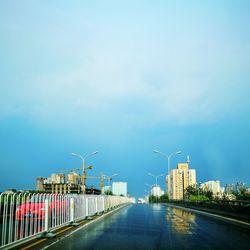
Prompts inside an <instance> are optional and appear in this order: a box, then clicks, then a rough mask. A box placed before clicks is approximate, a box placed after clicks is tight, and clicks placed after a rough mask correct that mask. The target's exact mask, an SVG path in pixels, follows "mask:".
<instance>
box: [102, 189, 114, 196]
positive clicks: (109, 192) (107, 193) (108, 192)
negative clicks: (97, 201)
mask: <svg viewBox="0 0 250 250" xmlns="http://www.w3.org/2000/svg"><path fill="white" fill-rule="evenodd" d="M104 194H106V195H113V193H112V191H111V190H106V191H105V192H104Z"/></svg>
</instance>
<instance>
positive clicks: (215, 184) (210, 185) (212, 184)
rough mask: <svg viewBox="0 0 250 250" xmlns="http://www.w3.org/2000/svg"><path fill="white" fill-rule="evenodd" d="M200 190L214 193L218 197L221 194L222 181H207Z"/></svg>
mask: <svg viewBox="0 0 250 250" xmlns="http://www.w3.org/2000/svg"><path fill="white" fill-rule="evenodd" d="M200 188H201V189H203V190H209V191H212V192H213V194H214V195H218V194H220V193H221V187H220V181H218V180H217V181H207V182H204V183H201V185H200Z"/></svg>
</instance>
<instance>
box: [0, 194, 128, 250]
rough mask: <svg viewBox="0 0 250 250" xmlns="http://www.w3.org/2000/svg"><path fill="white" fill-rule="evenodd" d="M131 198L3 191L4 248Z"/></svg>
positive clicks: (0, 238)
mask: <svg viewBox="0 0 250 250" xmlns="http://www.w3.org/2000/svg"><path fill="white" fill-rule="evenodd" d="M131 202H132V200H131V199H130V198H127V197H120V196H105V195H75V194H30V193H20V194H5V193H2V194H0V248H2V247H4V246H8V245H10V244H12V243H16V242H18V241H22V240H24V239H27V238H30V237H33V236H36V235H39V234H40V235H46V233H48V232H50V231H51V230H53V229H56V228H58V227H61V226H66V225H68V224H70V223H73V222H76V221H80V220H83V219H85V218H86V217H88V216H93V215H95V214H98V213H102V212H104V211H107V210H109V209H112V208H114V207H116V206H118V205H121V204H125V203H131Z"/></svg>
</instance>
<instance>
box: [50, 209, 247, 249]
mask: <svg viewBox="0 0 250 250" xmlns="http://www.w3.org/2000/svg"><path fill="white" fill-rule="evenodd" d="M249 243H250V232H247V231H245V230H244V231H243V230H241V229H239V228H238V227H235V226H233V225H230V224H227V223H225V222H221V221H218V220H214V219H211V218H209V217H205V216H202V215H198V214H194V213H191V212H186V211H183V210H181V209H177V208H171V207H167V206H165V205H160V204H154V205H146V204H136V205H131V206H128V207H126V208H123V209H121V210H120V211H118V212H116V213H114V214H112V215H110V216H107V217H106V218H104V219H101V220H99V221H98V222H96V223H93V224H91V225H88V226H87V227H85V228H83V229H81V230H79V231H77V232H76V233H74V234H72V235H71V236H69V237H67V238H65V239H63V240H61V241H59V242H58V243H57V244H54V245H53V246H51V247H50V248H49V249H95V250H96V249H106V250H112V249H119V250H120V249H121V250H123V249H129V250H135V249H143V250H147V249H150V250H151V249H152V250H153V249H249V248H248V246H249Z"/></svg>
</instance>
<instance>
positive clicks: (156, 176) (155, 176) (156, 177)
mask: <svg viewBox="0 0 250 250" xmlns="http://www.w3.org/2000/svg"><path fill="white" fill-rule="evenodd" d="M148 175H151V176H153V177H154V178H155V186H157V179H158V177H160V176H163V174H159V175H154V174H151V173H148Z"/></svg>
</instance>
